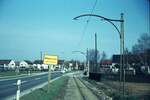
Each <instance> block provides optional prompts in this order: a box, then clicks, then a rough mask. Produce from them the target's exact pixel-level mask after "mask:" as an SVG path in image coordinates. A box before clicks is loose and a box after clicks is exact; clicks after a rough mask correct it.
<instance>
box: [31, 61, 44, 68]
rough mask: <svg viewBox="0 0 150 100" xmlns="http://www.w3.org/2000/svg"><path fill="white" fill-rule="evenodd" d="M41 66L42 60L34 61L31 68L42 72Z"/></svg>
mask: <svg viewBox="0 0 150 100" xmlns="http://www.w3.org/2000/svg"><path fill="white" fill-rule="evenodd" d="M42 64H43V61H42V60H35V61H34V62H33V67H34V68H35V69H38V70H42Z"/></svg>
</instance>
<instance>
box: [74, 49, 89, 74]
mask: <svg viewBox="0 0 150 100" xmlns="http://www.w3.org/2000/svg"><path fill="white" fill-rule="evenodd" d="M72 53H80V54H82V55H84V56H85V59H86V61H85V65H84V66H85V67H84V69H85V68H86V66H87V68H88V69H87V70H88V73H89V62H88V54H87V53H88V50H87V53H85V52H82V51H72Z"/></svg>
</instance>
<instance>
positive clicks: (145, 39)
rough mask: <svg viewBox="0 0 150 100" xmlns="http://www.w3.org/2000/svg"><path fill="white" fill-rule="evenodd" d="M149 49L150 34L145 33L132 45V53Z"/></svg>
mask: <svg viewBox="0 0 150 100" xmlns="http://www.w3.org/2000/svg"><path fill="white" fill-rule="evenodd" d="M147 49H150V34H148V33H144V34H142V35H141V36H140V38H139V39H138V41H137V43H136V44H135V45H134V46H133V47H132V53H144V52H145V50H147Z"/></svg>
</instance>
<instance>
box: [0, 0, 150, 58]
mask: <svg viewBox="0 0 150 100" xmlns="http://www.w3.org/2000/svg"><path fill="white" fill-rule="evenodd" d="M148 2H149V1H148V0H97V3H96V6H95V8H94V10H93V14H97V15H101V16H104V17H107V18H111V19H120V13H124V20H125V23H124V30H125V48H128V49H129V50H131V49H132V46H133V45H134V44H135V43H136V42H137V39H138V38H139V36H140V35H141V34H142V33H149V12H150V11H149V9H148V8H149V3H148ZM94 4H95V0H0V59H14V60H24V59H28V60H36V59H40V52H42V53H43V54H45V53H47V54H49V55H58V57H59V59H66V60H71V59H74V60H85V57H84V55H81V54H79V53H72V51H82V52H86V49H87V48H88V49H93V48H94V34H95V33H97V40H98V50H99V51H100V53H102V52H103V51H105V52H106V55H107V57H108V58H111V56H112V55H113V54H119V50H120V49H119V35H118V33H117V31H116V29H115V28H114V27H113V26H112V25H111V24H110V23H107V22H105V21H102V20H100V19H98V18H95V17H91V18H90V20H89V22H88V25H87V27H86V29H84V27H85V26H86V24H87V20H88V18H89V17H82V18H80V19H79V20H77V21H75V20H72V19H73V18H74V17H76V16H79V15H81V14H87V13H91V10H92V8H93V6H94ZM114 23H115V25H116V26H117V27H118V28H120V23H118V22H114Z"/></svg>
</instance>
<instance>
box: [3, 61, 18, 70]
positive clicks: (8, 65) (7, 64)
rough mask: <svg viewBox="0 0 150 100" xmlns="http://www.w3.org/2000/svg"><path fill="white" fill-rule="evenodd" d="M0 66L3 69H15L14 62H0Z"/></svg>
mask: <svg viewBox="0 0 150 100" xmlns="http://www.w3.org/2000/svg"><path fill="white" fill-rule="evenodd" d="M0 66H1V67H4V69H15V61H13V60H0Z"/></svg>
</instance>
